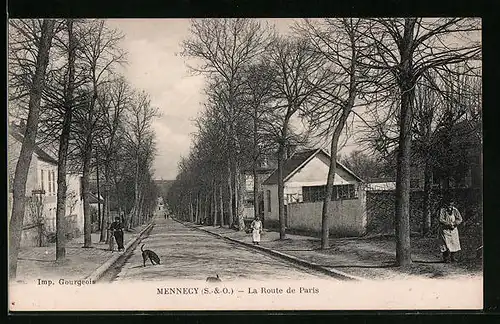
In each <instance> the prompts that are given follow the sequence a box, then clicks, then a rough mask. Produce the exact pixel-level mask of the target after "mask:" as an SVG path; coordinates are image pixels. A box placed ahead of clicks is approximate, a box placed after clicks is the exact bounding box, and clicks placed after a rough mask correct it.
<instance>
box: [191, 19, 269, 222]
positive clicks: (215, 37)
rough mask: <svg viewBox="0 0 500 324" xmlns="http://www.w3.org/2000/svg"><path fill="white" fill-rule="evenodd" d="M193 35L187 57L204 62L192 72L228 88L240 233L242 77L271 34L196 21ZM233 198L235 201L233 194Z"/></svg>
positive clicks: (255, 26)
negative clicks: (238, 101) (244, 68)
mask: <svg viewBox="0 0 500 324" xmlns="http://www.w3.org/2000/svg"><path fill="white" fill-rule="evenodd" d="M191 34H192V36H193V38H191V39H187V40H186V41H184V42H183V47H184V51H183V55H186V56H191V57H196V58H199V59H201V60H202V62H203V63H202V65H201V66H199V67H192V69H193V70H194V71H198V72H202V73H206V74H208V75H212V76H215V75H216V76H218V79H219V80H220V81H221V82H223V83H224V84H225V85H224V87H225V88H226V91H225V93H224V97H225V98H224V101H225V103H226V105H224V107H225V109H226V113H227V116H228V125H227V127H228V134H229V139H230V145H229V147H228V150H229V152H231V154H230V158H229V160H228V189H229V190H231V189H232V188H231V183H232V181H233V180H231V179H233V177H234V182H235V188H236V189H237V192H236V197H237V199H236V201H237V203H236V204H235V205H236V208H237V212H236V215H237V218H236V219H237V220H238V226H239V229H240V230H242V229H243V226H244V224H243V222H242V217H243V215H242V214H243V210H242V208H243V206H242V202H241V197H242V193H241V186H240V181H241V180H240V177H241V171H240V165H239V161H238V159H237V156H238V155H239V153H240V152H241V147H240V143H239V140H238V136H237V130H236V120H237V119H238V117H239V114H240V113H241V112H240V111H239V107H238V106H237V104H236V103H237V100H238V96H239V95H240V91H241V90H240V88H241V78H240V77H239V74H240V73H241V70H242V68H243V67H244V66H245V65H248V64H250V63H251V62H252V61H254V60H255V59H256V58H257V57H258V56H259V55H260V54H261V53H262V52H263V51H264V50H265V48H266V45H267V44H268V35H269V30H268V29H265V28H262V27H261V25H260V23H259V22H257V21H255V20H251V19H241V18H238V19H199V20H192V22H191ZM230 169H232V170H230ZM231 174H232V175H231ZM230 197H231V199H232V197H233V194H232V193H230ZM238 197H239V199H238ZM229 208H230V209H231V208H232V202H231V203H229ZM231 214H232V213H231V210H230V215H231ZM230 217H233V215H231V216H230Z"/></svg>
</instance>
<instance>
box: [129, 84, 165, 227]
mask: <svg viewBox="0 0 500 324" xmlns="http://www.w3.org/2000/svg"><path fill="white" fill-rule="evenodd" d="M127 115H128V117H127V121H126V123H127V127H128V129H129V131H128V132H127V133H126V136H127V140H128V141H129V143H130V144H131V147H132V149H133V157H134V164H133V165H134V170H135V178H134V192H135V197H134V205H133V208H132V211H131V212H130V214H129V217H128V218H127V222H126V227H127V229H130V228H131V227H132V222H133V220H134V219H138V218H139V216H140V211H141V208H140V207H141V198H142V197H141V194H142V190H141V187H140V186H141V178H140V177H141V174H142V173H141V168H144V167H146V166H148V163H149V159H150V158H151V156H150V148H151V145H152V143H153V134H154V133H153V132H152V129H151V127H152V122H153V120H154V118H156V117H158V116H159V112H158V108H156V107H152V106H151V102H150V99H149V96H148V95H147V94H146V93H144V92H141V93H138V94H137V95H136V97H135V98H134V100H133V102H132V103H131V104H130V105H129V111H128V114H127ZM146 169H148V168H146ZM142 171H144V169H143V170H142Z"/></svg>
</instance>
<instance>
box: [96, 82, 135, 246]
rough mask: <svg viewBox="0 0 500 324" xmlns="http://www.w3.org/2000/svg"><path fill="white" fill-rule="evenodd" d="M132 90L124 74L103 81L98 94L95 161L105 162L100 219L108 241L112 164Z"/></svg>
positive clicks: (103, 238)
mask: <svg viewBox="0 0 500 324" xmlns="http://www.w3.org/2000/svg"><path fill="white" fill-rule="evenodd" d="M131 95H132V90H131V88H130V86H129V85H128V84H127V82H126V81H125V79H124V78H123V77H118V78H116V79H114V80H111V81H110V83H107V84H105V85H103V86H102V87H101V89H100V91H99V94H98V99H97V100H98V103H99V109H100V110H101V112H100V114H99V115H100V116H101V118H100V120H99V122H98V123H99V127H98V128H99V129H100V134H99V136H98V137H96V147H97V148H98V150H99V152H100V154H99V155H98V156H96V161H97V162H96V163H98V165H99V164H100V163H102V164H103V165H104V181H105V184H104V185H105V192H106V197H105V204H104V213H103V216H102V219H101V236H100V241H101V242H105V241H107V227H108V223H109V222H110V221H111V220H110V219H109V191H110V185H111V184H112V175H111V168H112V165H113V160H115V159H117V158H118V156H117V151H118V150H119V148H118V145H120V139H119V136H120V134H119V132H120V128H123V127H124V119H125V112H126V109H127V108H128V107H129V105H130V101H131V99H132V98H131Z"/></svg>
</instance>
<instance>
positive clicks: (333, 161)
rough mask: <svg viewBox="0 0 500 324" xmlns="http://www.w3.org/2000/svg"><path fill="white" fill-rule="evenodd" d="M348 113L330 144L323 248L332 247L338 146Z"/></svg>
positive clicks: (322, 218) (324, 202) (323, 212)
mask: <svg viewBox="0 0 500 324" xmlns="http://www.w3.org/2000/svg"><path fill="white" fill-rule="evenodd" d="M344 115H346V118H345V119H343V118H341V121H340V123H342V124H339V125H337V127H335V131H334V134H333V138H332V143H331V146H330V166H329V167H328V177H327V180H326V190H325V191H326V192H325V197H324V198H323V209H322V213H321V249H328V248H329V247H330V243H329V237H330V214H332V211H331V205H332V204H331V201H332V196H333V186H334V180H335V172H336V169H337V146H338V142H339V137H340V133H341V132H342V129H343V128H344V123H345V120H347V116H348V115H349V113H347V114H345V112H344V113H342V117H343V116H344ZM342 119H343V121H342Z"/></svg>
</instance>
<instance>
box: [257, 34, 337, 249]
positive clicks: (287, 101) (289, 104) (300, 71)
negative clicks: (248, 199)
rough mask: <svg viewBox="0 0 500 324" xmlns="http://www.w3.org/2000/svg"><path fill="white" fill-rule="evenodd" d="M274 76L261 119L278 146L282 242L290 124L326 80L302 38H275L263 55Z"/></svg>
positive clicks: (317, 58) (319, 58)
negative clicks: (265, 113)
mask: <svg viewBox="0 0 500 324" xmlns="http://www.w3.org/2000/svg"><path fill="white" fill-rule="evenodd" d="M266 56H267V58H266V59H267V60H268V62H269V64H270V67H271V69H272V70H273V71H274V73H275V78H274V79H273V80H274V86H273V89H274V94H273V101H274V104H273V107H272V110H273V111H272V113H271V114H269V115H268V116H267V117H266V118H264V119H263V120H262V122H263V123H265V125H264V127H265V128H266V132H267V133H268V134H269V136H270V138H272V139H273V140H275V141H276V143H278V213H279V222H280V239H285V218H284V184H283V163H284V160H285V150H286V147H287V145H288V144H289V143H291V142H292V137H294V136H295V134H294V133H293V132H290V128H291V127H292V122H293V119H294V118H295V117H297V114H298V112H299V111H300V110H305V107H306V105H307V104H308V103H309V102H310V101H311V98H312V95H313V94H314V93H315V92H316V91H317V89H318V88H321V83H322V82H324V80H326V78H327V74H326V73H324V70H322V67H323V63H324V59H323V57H322V56H321V55H317V54H316V53H314V52H313V51H311V47H310V44H309V43H308V42H307V41H306V40H305V39H292V40H290V39H286V38H284V37H277V38H276V39H275V41H274V42H273V44H272V46H271V47H270V49H269V50H268V51H267V52H266Z"/></svg>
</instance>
